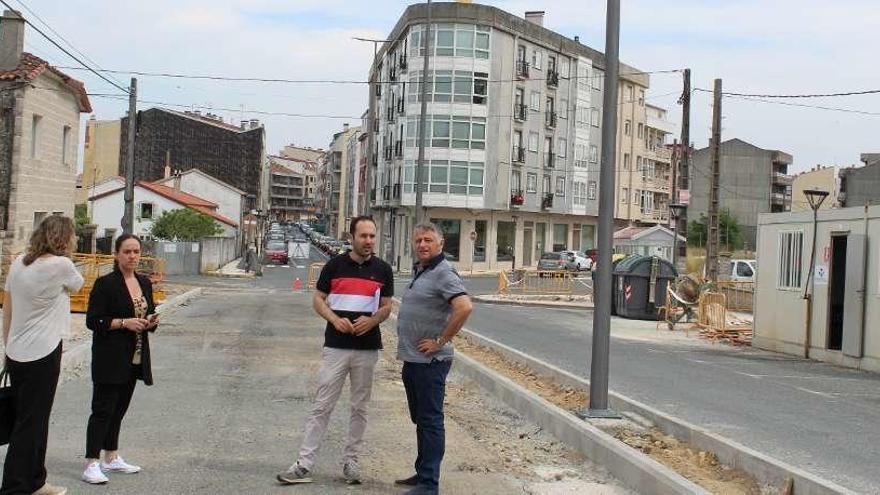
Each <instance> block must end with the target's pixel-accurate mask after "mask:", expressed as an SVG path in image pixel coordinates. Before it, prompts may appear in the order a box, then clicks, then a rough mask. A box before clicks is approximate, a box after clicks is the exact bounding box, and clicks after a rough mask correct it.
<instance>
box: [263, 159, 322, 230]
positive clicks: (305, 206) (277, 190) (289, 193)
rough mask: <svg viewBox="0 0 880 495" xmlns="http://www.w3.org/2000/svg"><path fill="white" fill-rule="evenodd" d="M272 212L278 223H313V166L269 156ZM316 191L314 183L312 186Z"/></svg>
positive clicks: (295, 160) (302, 161) (270, 206)
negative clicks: (281, 221)
mask: <svg viewBox="0 0 880 495" xmlns="http://www.w3.org/2000/svg"><path fill="white" fill-rule="evenodd" d="M268 159H269V175H270V179H269V190H270V193H269V211H270V212H271V214H272V215H273V217H274V218H275V219H277V220H312V219H313V218H314V216H315V203H314V199H313V196H309V187H310V183H309V179H312V180H313V179H314V177H315V164H314V163H313V162H309V161H305V160H299V159H295V158H285V157H282V156H271V155H270V156H269V157H268ZM311 187H312V189H314V183H312V185H311Z"/></svg>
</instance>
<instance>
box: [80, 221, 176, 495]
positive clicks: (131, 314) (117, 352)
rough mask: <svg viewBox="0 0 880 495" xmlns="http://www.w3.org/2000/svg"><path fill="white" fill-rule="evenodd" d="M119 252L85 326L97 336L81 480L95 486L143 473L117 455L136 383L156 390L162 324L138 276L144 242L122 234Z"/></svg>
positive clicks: (98, 283)
mask: <svg viewBox="0 0 880 495" xmlns="http://www.w3.org/2000/svg"><path fill="white" fill-rule="evenodd" d="M115 247H116V260H115V261H114V263H113V271H112V272H111V273H109V274H107V275H104V276H103V277H100V278H98V279H97V280H95V285H94V287H92V292H91V296H90V297H89V310H88V314H87V315H86V326H87V327H88V328H89V329H90V330H92V332H93V336H92V384H93V385H92V414H91V416H90V417H89V423H88V430H87V432H86V469H85V471H84V472H83V475H82V479H83V481H85V482H87V483H92V484H103V483H107V482H108V481H110V480H109V478H107V475H106V474H105V473H107V472H113V473H126V474H132V473H137V472H139V471H140V470H141V468H140V467H139V466H135V465H133V464H129V463H127V462H125V460H124V459H123V458H122V457H121V456H120V455H119V454H118V450H119V431H120V429H121V427H122V419H123V418H124V417H125V413H126V411H127V410H128V405H129V403H130V402H131V397H132V395H133V394H134V388H135V384H136V383H137V381H138V380H143V382H144V384H145V385H152V384H153V374H152V370H151V364H150V339H149V333H150V332H154V331H156V327H157V326H158V324H159V318H158V316H157V315H156V306H155V305H154V304H153V284H152V283H151V282H150V279H149V277H147V276H146V275H142V274H139V273H137V272H136V271H135V270H136V269H137V267H138V264H139V263H140V261H141V241H140V239H138V238H137V237H135V236H133V235H131V234H123V235H121V236H119V238H118V239H116V244H115ZM102 450H103V451H104V458H103V460H100V456H101V451H102ZM99 460H100V462H99Z"/></svg>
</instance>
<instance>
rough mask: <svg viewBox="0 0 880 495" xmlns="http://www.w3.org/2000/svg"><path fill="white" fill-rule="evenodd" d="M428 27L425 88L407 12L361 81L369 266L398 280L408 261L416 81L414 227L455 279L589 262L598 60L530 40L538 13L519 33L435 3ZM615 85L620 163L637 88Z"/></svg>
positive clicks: (419, 12) (553, 37)
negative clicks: (438, 241)
mask: <svg viewBox="0 0 880 495" xmlns="http://www.w3.org/2000/svg"><path fill="white" fill-rule="evenodd" d="M432 19H433V22H434V23H436V24H435V25H434V24H432V30H433V32H434V38H435V40H434V42H433V43H432V54H431V57H430V63H431V65H430V69H429V72H428V74H427V75H425V74H423V73H422V67H423V55H424V45H423V43H422V36H423V32H424V23H425V20H426V11H425V6H424V5H421V4H418V5H412V6H410V7H408V8H407V9H406V11H405V12H404V13H403V16H402V17H401V18H400V20H399V21H398V23H397V25H396V26H395V28H394V29H393V31H392V33H391V34H390V36H388V38H389V39H391V40H394V41H393V42H389V43H386V44H385V45H384V46H383V47H382V49H381V50H380V52H379V54H378V56H377V58H376V60H375V62H374V64H373V66H372V70H371V75H370V81H371V82H372V84H371V91H370V105H369V112H370V113H369V117H370V118H369V121H370V126H369V129H368V131H367V134H368V138H367V139H368V141H369V144H368V145H367V149H368V151H369V153H370V154H371V155H372V157H374V158H371V159H369V162H370V164H371V166H372V167H373V168H372V169H371V172H370V175H371V176H372V177H371V178H374V179H375V180H371V185H372V184H375V185H374V192H373V194H375V198H376V199H375V201H373V202H372V204H373V208H374V209H375V210H376V214H377V219H378V223H379V231H380V232H379V234H380V235H379V237H380V243H379V253H380V254H382V255H383V256H384V257H385V258H386V259H388V260H389V261H391V262H392V263H393V264H394V265H395V266H396V267H398V268H401V267H402V268H406V267H408V266H409V264H410V263H411V261H412V260H411V258H410V249H409V246H408V245H409V240H408V238H409V233H410V232H411V229H412V226H413V221H414V217H415V214H414V213H415V212H414V205H415V196H416V194H415V186H414V184H415V182H416V181H415V174H416V163H417V157H418V145H419V142H418V141H419V140H418V138H417V136H418V128H419V121H420V119H419V115H420V104H421V101H420V98H421V94H420V87H419V81H420V80H421V79H422V78H424V77H427V79H428V80H429V81H431V84H430V85H429V91H428V96H427V98H428V103H427V105H428V112H427V113H428V123H427V132H426V153H425V156H426V159H425V169H424V170H423V174H422V177H421V178H422V181H420V182H422V184H423V188H424V189H423V191H424V198H423V199H424V205H425V207H426V208H427V215H426V216H427V218H430V219H432V220H434V221H436V222H437V223H438V224H440V225H441V227H443V229H444V231H445V233H446V244H445V251H446V253H447V257H448V258H449V259H450V260H452V261H453V262H455V263H456V264H458V265H459V267H460V268H472V269H490V270H491V269H497V268H501V267H508V266H517V267H520V266H531V265H535V264H536V263H537V259H538V258H539V257H540V255H541V254H542V253H543V252H545V251H554V250H559V249H580V250H583V249H589V248H592V247H593V245H594V242H595V230H596V228H595V226H596V214H597V212H598V181H599V160H600V157H601V129H600V125H601V120H602V119H601V110H600V109H601V106H602V95H603V90H604V88H603V83H604V68H605V58H604V55H603V54H602V53H600V52H598V51H596V50H593V49H591V48H589V47H587V46H584V45H582V44H580V43H579V42H578V41H577V40H571V39H568V38H565V37H563V36H561V35H559V34H557V33H555V32H553V31H550V30H548V29H546V28H544V27H543V13H542V12H532V13H527V15H526V18H525V19H523V18H520V17H517V16H514V15H512V14H509V13H507V12H504V11H502V10H499V9H497V8H494V7H489V6H484V5H476V4H468V3H441V4H437V5H436V6H434V7H433V9H432ZM621 74H622V79H621V82H620V87H621V88H622V89H621V93H622V95H623V96H622V98H629V100H628V102H627V103H625V104H624V105H623V108H624V110H623V113H624V114H626V115H628V118H629V122H630V132H626V133H625V132H624V130H623V122H625V121H627V118H623V116H622V118H621V119H620V121H621V128H620V132H619V134H620V137H619V139H618V146H619V148H620V149H619V152H621V151H622V150H628V151H627V153H630V156H634V155H633V154H634V153H642V151H641V150H642V149H643V148H644V143H645V138H644V134H643V135H642V137H641V138H638V137H637V134H636V132H635V131H632V129H638V124H641V125H642V127H641V128H642V131H643V133H644V129H645V127H644V125H645V121H646V116H645V110H644V97H643V96H644V91H645V90H646V89H647V87H648V77H647V75H645V74H642V73H638V71H637V70H636V69H633V68H631V67H628V66H626V65H623V64H621ZM639 97H641V99H639ZM633 126H635V127H633ZM619 156H620V157H621V163H622V159H623V153H619ZM618 181H620V177H618ZM623 211H624V210H622V209H618V211H617V214H618V215H617V216H618V217H620V215H621V214H623ZM628 220H629V218H626V219H625V221H628Z"/></svg>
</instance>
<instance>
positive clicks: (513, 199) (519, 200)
mask: <svg viewBox="0 0 880 495" xmlns="http://www.w3.org/2000/svg"><path fill="white" fill-rule="evenodd" d="M523 203H525V198H524V197H523V191H522V189H511V190H510V206H522V205H523Z"/></svg>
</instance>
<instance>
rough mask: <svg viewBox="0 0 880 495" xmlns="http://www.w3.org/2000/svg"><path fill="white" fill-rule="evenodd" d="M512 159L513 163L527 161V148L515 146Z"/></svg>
mask: <svg viewBox="0 0 880 495" xmlns="http://www.w3.org/2000/svg"><path fill="white" fill-rule="evenodd" d="M510 160H511V161H512V162H513V163H525V161H526V149H525V148H523V147H522V146H514V147H513V153H512V154H511V157H510Z"/></svg>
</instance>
